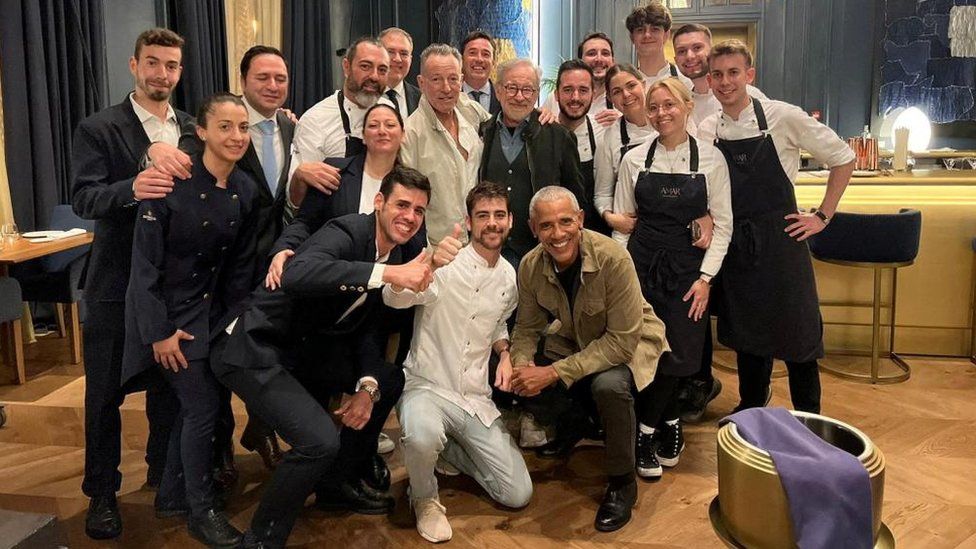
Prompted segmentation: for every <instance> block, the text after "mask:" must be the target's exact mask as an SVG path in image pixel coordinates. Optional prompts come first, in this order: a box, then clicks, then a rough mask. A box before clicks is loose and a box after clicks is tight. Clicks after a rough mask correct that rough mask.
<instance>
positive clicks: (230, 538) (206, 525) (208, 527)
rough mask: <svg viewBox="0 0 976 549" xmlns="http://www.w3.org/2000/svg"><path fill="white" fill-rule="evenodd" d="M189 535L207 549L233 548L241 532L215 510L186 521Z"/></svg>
mask: <svg viewBox="0 0 976 549" xmlns="http://www.w3.org/2000/svg"><path fill="white" fill-rule="evenodd" d="M186 529H187V530H189V532H190V535H191V536H193V538H194V539H196V540H197V541H199V542H200V543H202V544H204V545H206V546H208V547H234V546H235V545H237V544H238V543H240V542H241V537H242V535H241V532H240V531H239V530H238V529H237V528H234V525H233V524H231V523H230V522H229V521H228V520H227V517H225V516H224V515H223V513H220V512H219V511H217V510H216V509H210V510H208V511H207V512H206V513H204V514H203V515H201V516H198V517H195V516H190V519H189V520H187V521H186Z"/></svg>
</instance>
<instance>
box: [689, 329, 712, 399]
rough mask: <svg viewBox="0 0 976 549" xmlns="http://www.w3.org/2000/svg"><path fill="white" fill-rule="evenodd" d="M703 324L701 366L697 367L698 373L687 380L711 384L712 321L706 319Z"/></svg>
mask: <svg viewBox="0 0 976 549" xmlns="http://www.w3.org/2000/svg"><path fill="white" fill-rule="evenodd" d="M706 320H707V322H706V323H705V346H704V347H703V348H702V357H701V365H699V367H698V371H697V372H695V373H694V374H692V375H691V376H690V377H689V378H688V379H694V380H698V381H704V382H706V383H711V381H712V379H713V376H712V352H713V350H714V349H713V348H712V319H711V318H707V319H706Z"/></svg>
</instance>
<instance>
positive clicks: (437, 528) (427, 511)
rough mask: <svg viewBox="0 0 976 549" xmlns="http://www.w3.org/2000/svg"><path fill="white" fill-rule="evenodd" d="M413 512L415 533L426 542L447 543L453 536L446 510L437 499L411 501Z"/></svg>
mask: <svg viewBox="0 0 976 549" xmlns="http://www.w3.org/2000/svg"><path fill="white" fill-rule="evenodd" d="M410 504H411V505H413V512H414V514H415V515H416V516H417V532H418V533H420V536H421V537H422V538H424V539H425V540H427V541H430V542H433V543H441V542H443V541H449V540H450V539H451V537H452V536H453V535H454V531H453V530H451V523H450V522H448V521H447V509H445V508H444V506H443V505H441V502H440V500H439V499H437V498H427V499H418V500H411V501H410Z"/></svg>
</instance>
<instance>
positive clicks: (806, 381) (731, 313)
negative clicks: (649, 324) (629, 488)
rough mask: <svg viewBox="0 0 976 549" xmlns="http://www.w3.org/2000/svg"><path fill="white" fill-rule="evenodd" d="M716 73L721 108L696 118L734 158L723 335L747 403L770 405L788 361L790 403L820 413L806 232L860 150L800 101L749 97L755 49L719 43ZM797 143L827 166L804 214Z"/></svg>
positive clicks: (836, 196)
mask: <svg viewBox="0 0 976 549" xmlns="http://www.w3.org/2000/svg"><path fill="white" fill-rule="evenodd" d="M708 60H709V67H710V70H709V75H708V78H709V82H710V85H711V87H712V91H713V92H714V94H715V97H716V98H717V99H718V100H719V102H720V103H721V104H722V112H721V113H717V114H713V115H711V116H709V117H708V118H706V119H705V120H704V121H703V122H702V124H701V126H700V127H699V129H698V131H699V137H700V138H701V139H702V140H703V141H704V140H708V139H714V140H715V145H716V147H718V148H719V150H721V151H722V153H723V154H724V155H725V158H726V160H727V162H728V165H729V175H730V180H731V184H732V213H733V217H734V220H735V222H734V229H733V233H732V243H731V246H730V247H729V252H728V255H727V256H726V259H725V263H724V265H723V267H722V275H721V276H720V277H719V278H720V280H721V283H720V284H719V288H720V293H721V296H720V297H719V298H718V299H717V300H716V308H717V313H718V317H719V322H718V339H719V341H720V342H722V343H723V344H725V345H727V346H728V347H731V348H732V349H734V350H735V351H736V359H737V362H738V374H739V396H740V399H741V401H740V403H739V405H738V406H737V407H736V411H738V410H741V409H745V408H752V407H758V406H763V405H764V404H765V402H766V399H767V395H768V391H769V378H770V374H771V372H772V364H773V359H780V360H784V361H785V362H786V366H787V369H788V370H789V383H790V398H791V399H792V401H793V407H794V408H795V409H797V410H802V411H806V412H814V413H819V412H820V376H819V372H818V365H817V359H819V358H821V357H822V356H823V337H822V336H823V326H822V322H821V318H820V306H819V301H818V299H817V284H816V279H815V278H814V273H813V263H812V261H811V259H810V252H809V248H808V247H807V244H806V242H805V240H806V239H807V238H809V237H810V236H813V235H815V234H817V233H819V232H820V231H822V230H824V229H825V228H826V227H827V224H828V223H829V222H830V218H831V216H833V215H834V211H835V210H836V208H837V203H838V202H840V198H841V196H842V195H843V194H844V189H845V188H846V187H847V184H848V182H849V181H850V177H851V173H852V171H853V169H854V153H853V152H852V151H851V149H850V147H848V146H847V144H846V143H845V142H844V141H842V140H841V139H840V138H839V137H837V134H836V133H834V131H833V130H831V129H830V128H828V127H826V126H824V125H823V124H820V123H819V122H817V121H816V120H814V119H813V118H811V117H810V116H808V115H807V114H806V113H805V112H803V111H802V110H801V109H800V108H799V107H796V106H794V105H790V104H787V103H783V102H781V101H773V100H760V99H755V98H752V97H749V95H748V93H747V90H746V86H747V85H748V84H750V83H751V82H752V81H753V79H754V78H755V72H756V71H755V68H753V67H752V55H751V54H750V52H749V50H748V49H747V48H746V46H745V45H744V44H743V43H742V42H740V41H738V40H729V41H726V42H722V43H719V44H716V45H715V46H713V47H712V51H711V54H710V55H709V58H708ZM800 148H803V149H805V150H808V151H810V152H811V153H812V154H813V155H814V157H816V158H817V160H818V161H820V162H823V163H825V164H827V165H828V166H830V177H829V178H828V180H827V191H826V194H825V195H824V199H823V201H822V202H821V204H820V206H819V207H818V208H817V209H815V210H813V211H812V212H809V213H799V211H798V209H797V205H796V197H795V195H794V191H793V181H794V180H795V179H796V174H797V172H798V171H799V164H800Z"/></svg>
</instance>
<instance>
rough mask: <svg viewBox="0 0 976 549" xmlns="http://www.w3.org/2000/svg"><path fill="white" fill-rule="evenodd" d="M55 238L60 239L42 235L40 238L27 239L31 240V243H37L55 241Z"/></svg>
mask: <svg viewBox="0 0 976 549" xmlns="http://www.w3.org/2000/svg"><path fill="white" fill-rule="evenodd" d="M55 240H58V239H57V238H55V237H53V236H42V237H40V238H28V239H27V241H28V242H30V243H32V244H37V243H40V242H54V241H55Z"/></svg>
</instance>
